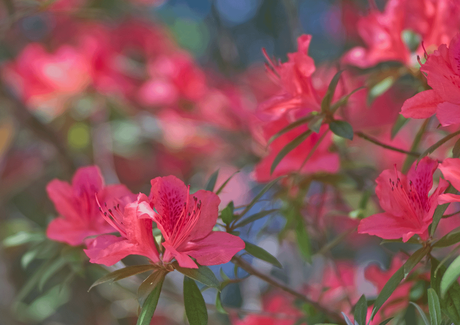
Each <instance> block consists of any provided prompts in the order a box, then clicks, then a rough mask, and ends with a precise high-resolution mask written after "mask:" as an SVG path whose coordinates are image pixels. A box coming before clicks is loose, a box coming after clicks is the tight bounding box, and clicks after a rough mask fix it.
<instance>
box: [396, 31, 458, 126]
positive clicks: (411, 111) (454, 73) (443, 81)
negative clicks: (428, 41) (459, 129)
mask: <svg viewBox="0 0 460 325" xmlns="http://www.w3.org/2000/svg"><path fill="white" fill-rule="evenodd" d="M420 70H421V71H423V72H426V73H427V81H428V84H429V85H430V86H431V87H432V88H433V89H430V90H425V91H422V92H420V93H418V94H417V95H415V96H414V97H412V98H409V99H408V100H406V102H405V103H404V105H403V107H402V108H401V114H402V115H403V116H404V117H410V118H428V117H430V116H432V115H433V114H436V116H437V118H438V120H439V122H440V123H441V124H442V125H443V126H448V125H451V124H457V123H460V34H457V35H456V36H455V37H454V38H453V39H452V40H451V42H450V45H449V47H447V45H445V44H443V45H441V46H440V47H439V49H438V50H437V51H434V53H433V54H430V55H429V56H428V58H427V60H426V63H425V64H423V65H422V67H421V68H420Z"/></svg>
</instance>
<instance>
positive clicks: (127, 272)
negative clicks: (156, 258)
mask: <svg viewBox="0 0 460 325" xmlns="http://www.w3.org/2000/svg"><path fill="white" fill-rule="evenodd" d="M153 269H154V266H153V265H151V264H146V265H132V266H127V267H125V268H122V269H120V270H116V271H113V272H111V273H109V274H106V275H104V276H103V277H101V278H100V279H98V280H96V282H94V283H93V284H92V285H91V287H90V288H89V289H88V291H90V290H91V289H92V288H93V287H95V286H97V285H99V284H102V283H105V282H109V281H110V282H114V281H118V280H121V279H124V278H127V277H130V276H132V275H136V274H140V273H144V272H147V271H150V270H153Z"/></svg>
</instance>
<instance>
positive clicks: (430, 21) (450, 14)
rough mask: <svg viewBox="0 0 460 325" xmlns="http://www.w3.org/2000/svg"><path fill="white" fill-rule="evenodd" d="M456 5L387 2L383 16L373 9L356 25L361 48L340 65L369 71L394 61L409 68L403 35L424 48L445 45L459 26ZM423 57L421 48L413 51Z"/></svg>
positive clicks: (448, 0)
mask: <svg viewBox="0 0 460 325" xmlns="http://www.w3.org/2000/svg"><path fill="white" fill-rule="evenodd" d="M459 13H460V5H459V3H458V2H457V1H455V0H421V1H412V0H390V1H388V2H387V4H386V6H385V10H384V12H380V11H379V10H378V8H376V7H375V6H373V7H372V8H371V10H370V13H369V14H368V15H367V16H365V17H362V18H360V19H359V20H358V22H357V30H358V33H359V34H360V36H361V38H362V39H363V41H364V43H365V45H366V46H365V47H362V46H357V47H354V48H353V49H351V50H350V51H349V52H348V53H346V54H345V55H344V57H343V61H344V62H345V63H348V64H352V65H355V66H358V67H360V68H370V67H372V66H374V65H376V64H378V63H381V62H384V61H398V62H401V63H403V64H405V65H408V66H411V65H413V64H414V63H415V62H412V61H413V60H412V56H411V52H410V50H409V48H408V47H407V46H406V44H405V43H404V40H403V37H402V34H403V32H404V31H412V32H415V33H417V34H418V35H420V37H421V40H423V41H424V44H425V45H426V46H427V47H430V46H439V45H441V44H442V43H446V42H448V40H449V39H451V38H452V37H453V36H454V34H455V33H456V31H457V30H458V28H459V26H460V15H459ZM415 52H416V53H417V54H419V55H421V54H423V52H424V50H423V48H422V46H419V47H418V49H416V51H415Z"/></svg>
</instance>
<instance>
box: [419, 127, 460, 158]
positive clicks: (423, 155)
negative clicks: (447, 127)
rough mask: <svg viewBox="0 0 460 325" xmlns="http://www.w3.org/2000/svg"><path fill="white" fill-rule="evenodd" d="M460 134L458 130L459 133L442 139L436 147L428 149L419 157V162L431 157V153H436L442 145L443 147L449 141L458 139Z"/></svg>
mask: <svg viewBox="0 0 460 325" xmlns="http://www.w3.org/2000/svg"><path fill="white" fill-rule="evenodd" d="M459 134H460V130H458V131H457V132H454V133H452V134H449V135H447V136H445V137H444V138H442V139H441V140H439V141H438V142H436V143H435V144H434V145H432V146H431V147H429V148H428V149H426V150H425V151H424V152H423V153H422V154H421V155H420V157H418V159H417V161H420V160H421V159H422V158H423V157H425V156H427V155H429V154H430V153H432V152H434V151H435V150H436V149H438V148H439V147H440V146H441V145H443V144H444V143H446V142H447V141H449V140H450V139H452V138H454V137H456V136H457V135H459Z"/></svg>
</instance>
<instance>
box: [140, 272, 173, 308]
mask: <svg viewBox="0 0 460 325" xmlns="http://www.w3.org/2000/svg"><path fill="white" fill-rule="evenodd" d="M166 274H167V272H166V271H165V270H154V271H153V273H152V274H150V275H149V276H148V277H147V278H145V280H144V281H142V283H141V285H140V286H139V288H138V289H137V299H138V301H139V305H141V306H142V305H143V304H144V301H145V299H146V298H147V297H148V296H149V294H150V293H151V292H152V290H153V289H155V288H156V286H157V285H158V284H159V283H160V282H163V281H164V278H165V276H166Z"/></svg>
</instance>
